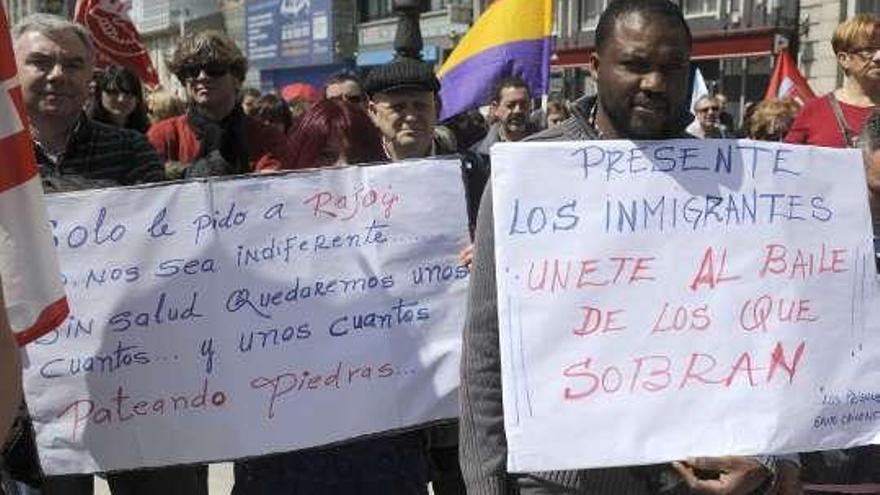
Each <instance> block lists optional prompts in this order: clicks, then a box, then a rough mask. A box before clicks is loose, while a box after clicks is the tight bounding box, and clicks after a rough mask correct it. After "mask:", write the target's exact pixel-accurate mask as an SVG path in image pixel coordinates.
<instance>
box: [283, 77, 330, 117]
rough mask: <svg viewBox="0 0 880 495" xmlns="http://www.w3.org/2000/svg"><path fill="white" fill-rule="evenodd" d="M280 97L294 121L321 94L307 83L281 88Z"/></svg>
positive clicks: (315, 101) (317, 99) (319, 97)
mask: <svg viewBox="0 0 880 495" xmlns="http://www.w3.org/2000/svg"><path fill="white" fill-rule="evenodd" d="M280 94H281V97H282V98H284V101H286V102H287V104H288V105H289V106H290V112H291V113H292V114H293V119H294V121H297V120H298V119H299V118H300V117H301V116H302V114H304V113H305V112H306V110H308V109H309V108H312V105H314V104H315V103H317V102H318V101H319V100H320V99H321V94H320V93H319V92H318V90H317V89H315V87H314V86H312V85H311V84H308V83H303V82H295V83H291V84H288V85H287V86H284V87H283V88H281V92H280Z"/></svg>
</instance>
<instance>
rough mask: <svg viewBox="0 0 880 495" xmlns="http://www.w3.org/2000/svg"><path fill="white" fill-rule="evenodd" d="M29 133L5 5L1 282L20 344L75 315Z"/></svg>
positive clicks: (0, 105) (0, 11) (0, 78)
mask: <svg viewBox="0 0 880 495" xmlns="http://www.w3.org/2000/svg"><path fill="white" fill-rule="evenodd" d="M28 129H29V128H28V123H27V114H26V113H25V110H24V100H23V98H22V93H21V86H20V85H19V84H18V71H17V70H16V66H15V57H14V56H13V52H12V39H11V38H10V36H9V24H8V21H7V20H6V9H5V8H4V7H3V4H2V3H0V277H2V279H3V295H4V296H5V299H6V311H7V313H8V315H9V322H10V324H11V325H12V330H13V331H14V332H15V338H16V341H17V342H18V344H19V345H24V344H26V343H28V342H30V341H32V340H34V339H36V338H38V337H40V336H41V335H43V334H45V333H47V332H49V331H50V330H52V329H54V328H55V327H57V326H59V325H60V324H61V323H62V322H63V321H64V319H65V318H66V317H67V313H68V311H69V310H68V307H67V298H66V297H65V295H64V288H63V287H62V285H61V271H60V269H59V268H58V258H57V256H56V254H55V246H54V245H53V242H52V231H51V230H50V229H49V221H48V220H47V218H46V209H45V207H44V205H43V188H42V185H41V184H40V176H39V174H38V171H37V165H36V162H35V161H34V150H33V144H32V142H31V137H30V133H29V131H28Z"/></svg>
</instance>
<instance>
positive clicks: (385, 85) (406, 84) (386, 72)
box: [364, 57, 455, 161]
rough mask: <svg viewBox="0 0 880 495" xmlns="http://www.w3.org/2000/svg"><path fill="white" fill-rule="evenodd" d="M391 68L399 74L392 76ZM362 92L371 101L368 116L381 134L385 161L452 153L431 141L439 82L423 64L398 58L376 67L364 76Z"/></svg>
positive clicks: (437, 104)
mask: <svg viewBox="0 0 880 495" xmlns="http://www.w3.org/2000/svg"><path fill="white" fill-rule="evenodd" d="M392 69H394V70H399V71H400V73H399V74H397V73H391V70H392ZM429 72H430V74H429ZM364 89H365V90H366V92H367V95H368V96H369V99H370V102H369V104H368V108H369V113H370V117H371V118H372V120H373V122H374V123H375V124H376V127H378V128H379V132H380V133H381V134H382V146H383V148H384V149H385V154H386V156H387V157H388V159H390V160H393V161H399V160H406V159H409V158H424V157H426V156H433V155H443V154H448V153H453V152H454V151H455V150H451V149H442V148H441V147H440V146H439V145H440V143H436V142H435V140H434V127H436V125H437V115H438V113H439V100H438V98H437V92H438V91H439V90H440V83H439V82H438V81H437V78H436V77H435V76H433V72H431V69H430V67H428V66H427V65H426V64H425V63H424V62H422V61H421V60H415V59H410V58H406V57H400V58H399V59H397V60H395V61H394V62H391V63H389V64H386V65H382V66H379V67H377V68H375V69H373V70H372V71H371V72H370V73H369V74H368V75H367V79H366V81H365V83H364Z"/></svg>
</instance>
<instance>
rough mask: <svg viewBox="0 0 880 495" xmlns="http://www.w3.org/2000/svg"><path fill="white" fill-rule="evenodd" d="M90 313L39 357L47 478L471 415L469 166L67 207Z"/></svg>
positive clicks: (69, 252)
mask: <svg viewBox="0 0 880 495" xmlns="http://www.w3.org/2000/svg"><path fill="white" fill-rule="evenodd" d="M48 203H49V216H50V218H51V220H52V223H53V230H54V234H55V238H56V240H57V242H58V248H59V254H60V258H61V265H62V272H63V274H64V279H65V284H66V287H67V291H68V294H69V296H70V302H71V307H72V316H71V317H70V318H69V319H68V320H67V322H66V323H65V325H63V326H62V327H60V328H59V329H57V330H56V331H55V332H53V333H51V334H48V335H46V336H45V337H43V338H41V339H39V340H38V341H36V342H35V343H34V344H33V345H32V346H31V347H30V348H29V356H28V358H29V367H28V369H27V371H26V374H25V381H26V384H25V386H26V391H27V400H28V404H29V407H30V410H31V412H32V415H33V418H34V422H35V426H36V430H37V436H38V444H39V449H40V457H41V460H42V463H43V467H44V468H45V469H46V470H47V471H48V472H49V473H50V474H65V473H87V472H94V471H108V470H120V469H131V468H138V467H150V466H161V465H170V464H179V463H192V462H201V461H210V460H220V459H233V458H240V457H246V456H254V455H260V454H267V453H271V452H283V451H290V450H297V449H302V448H305V447H312V446H317V445H323V444H327V443H331V442H337V441H342V440H346V439H349V438H354V437H357V436H361V435H366V434H371V433H376V432H382V431H386V430H391V429H398V428H405V427H411V426H414V425H418V424H422V423H426V422H431V421H435V420H440V419H444V418H453V417H456V416H457V414H458V406H457V388H458V362H459V354H460V345H461V339H460V334H461V323H462V317H463V313H464V304H465V303H464V294H465V290H466V285H467V276H468V272H467V269H466V268H464V267H462V266H459V262H458V252H459V251H460V250H461V249H462V248H463V247H464V246H465V245H466V244H467V243H468V232H467V216H466V210H465V202H464V191H463V183H462V178H461V170H460V163H459V162H458V161H456V160H439V159H438V160H423V161H416V162H406V163H399V164H389V165H380V166H371V167H349V168H343V169H327V170H320V171H308V172H301V173H294V174H288V175H276V176H260V177H247V178H236V179H226V180H222V179H217V180H210V181H207V182H206V181H200V182H188V183H180V184H169V185H162V186H153V187H143V188H129V189H109V190H101V191H86V192H81V193H75V194H65V195H56V196H52V197H50V198H48Z"/></svg>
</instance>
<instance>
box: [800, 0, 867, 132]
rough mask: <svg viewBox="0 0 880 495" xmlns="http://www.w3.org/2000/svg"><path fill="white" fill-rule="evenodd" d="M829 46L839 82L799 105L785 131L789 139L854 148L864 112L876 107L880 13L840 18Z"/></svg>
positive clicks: (863, 119)
mask: <svg viewBox="0 0 880 495" xmlns="http://www.w3.org/2000/svg"><path fill="white" fill-rule="evenodd" d="M831 47H832V49H833V50H834V55H835V56H836V57H837V63H838V65H840V68H841V69H842V71H843V85H842V86H841V87H839V88H837V89H835V90H834V91H832V92H830V93H828V94H826V95H825V96H823V97H821V98H816V99H814V100H811V101H808V102H807V103H806V104H805V105H804V107H803V108H802V109H801V111H800V113H798V116H797V118H795V121H794V124H792V126H791V130H789V131H788V135H786V136H785V141H786V142H788V143H797V144H814V145H818V146H830V147H834V148H846V147H855V146H856V140H857V139H858V136H859V133H860V132H861V130H862V126H863V125H864V123H865V120H867V118H868V115H870V114H871V112H872V111H873V110H874V109H876V108H878V107H880V17H878V15H877V14H859V15H856V16H855V17H853V18H851V19H847V20H846V21H844V22H842V23H841V24H840V25H838V26H837V29H835V31H834V35H833V36H832V38H831Z"/></svg>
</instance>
